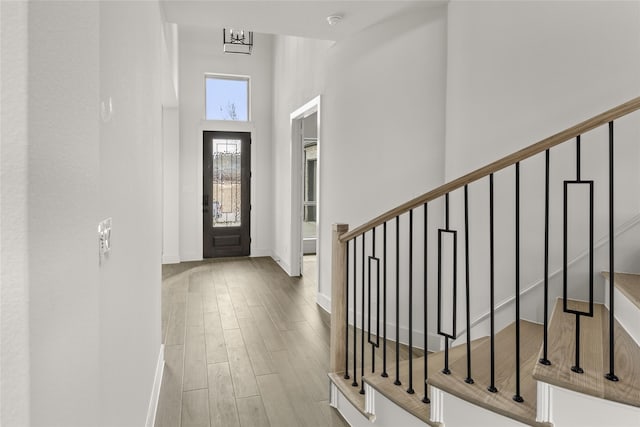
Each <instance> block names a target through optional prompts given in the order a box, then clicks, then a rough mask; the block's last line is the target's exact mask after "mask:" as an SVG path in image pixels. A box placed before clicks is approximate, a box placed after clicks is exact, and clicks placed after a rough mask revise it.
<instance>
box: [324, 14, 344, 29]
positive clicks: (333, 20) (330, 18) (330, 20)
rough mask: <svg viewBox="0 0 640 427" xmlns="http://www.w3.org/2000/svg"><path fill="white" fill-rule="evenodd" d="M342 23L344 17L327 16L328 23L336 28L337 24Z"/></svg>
mask: <svg viewBox="0 0 640 427" xmlns="http://www.w3.org/2000/svg"><path fill="white" fill-rule="evenodd" d="M340 21H342V15H331V16H327V22H328V23H329V25H331V26H334V25H336V24H339V23H340Z"/></svg>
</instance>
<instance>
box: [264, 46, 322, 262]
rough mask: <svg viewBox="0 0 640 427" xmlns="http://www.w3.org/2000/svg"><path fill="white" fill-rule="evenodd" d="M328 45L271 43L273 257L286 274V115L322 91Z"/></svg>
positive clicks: (288, 168)
mask: <svg viewBox="0 0 640 427" xmlns="http://www.w3.org/2000/svg"><path fill="white" fill-rule="evenodd" d="M330 45H331V43H329V42H326V41H319V40H310V39H303V38H299V37H286V36H276V37H275V42H274V52H273V94H274V96H273V106H272V107H273V151H272V165H273V180H274V181H273V210H274V214H273V215H274V216H273V257H274V259H275V260H276V261H277V262H278V263H280V265H281V266H282V267H283V268H284V270H285V271H287V272H289V271H291V259H292V253H291V247H290V245H291V206H292V199H291V197H292V195H291V162H292V153H291V124H290V115H291V113H293V112H294V111H296V110H297V109H298V108H300V107H302V106H303V105H305V104H306V103H307V102H309V101H310V100H312V99H313V98H315V97H316V96H318V95H320V94H321V93H322V92H323V85H324V76H325V72H326V71H325V68H326V56H327V49H328V48H329V46H330ZM321 144H322V142H321ZM320 150H322V148H320ZM320 179H322V178H321V177H320ZM321 185H322V184H320V186H321ZM320 203H322V200H320Z"/></svg>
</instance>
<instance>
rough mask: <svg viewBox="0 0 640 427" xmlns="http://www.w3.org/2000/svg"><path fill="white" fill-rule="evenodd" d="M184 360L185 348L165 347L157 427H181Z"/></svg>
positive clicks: (177, 346) (176, 346)
mask: <svg viewBox="0 0 640 427" xmlns="http://www.w3.org/2000/svg"><path fill="white" fill-rule="evenodd" d="M183 360H184V346H182V345H170V346H165V348H164V373H163V375H162V388H161V390H162V393H160V399H159V401H158V411H157V413H156V423H155V427H174V426H177V425H180V419H181V411H182V372H183V371H182V369H183Z"/></svg>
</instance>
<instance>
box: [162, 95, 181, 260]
mask: <svg viewBox="0 0 640 427" xmlns="http://www.w3.org/2000/svg"><path fill="white" fill-rule="evenodd" d="M179 116H180V113H179V111H178V108H176V107H166V106H165V107H164V108H163V109H162V130H163V132H162V141H163V151H162V157H163V161H162V164H163V167H162V182H163V189H164V191H163V194H162V204H163V218H162V225H163V227H162V239H163V242H162V262H163V263H164V264H172V263H177V262H180V234H179V230H180V124H179Z"/></svg>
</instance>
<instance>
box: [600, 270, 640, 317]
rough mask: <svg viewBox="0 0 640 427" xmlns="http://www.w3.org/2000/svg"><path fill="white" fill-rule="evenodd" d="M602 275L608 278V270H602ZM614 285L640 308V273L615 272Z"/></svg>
mask: <svg viewBox="0 0 640 427" xmlns="http://www.w3.org/2000/svg"><path fill="white" fill-rule="evenodd" d="M602 276H603V277H604V278H605V279H607V280H609V272H608V271H604V272H602ZM614 280H615V286H616V288H618V289H619V290H620V292H622V293H623V294H624V296H626V297H627V298H628V299H629V301H631V302H632V303H633V304H634V305H635V306H636V307H638V308H640V274H632V273H618V272H616V274H615V279H614Z"/></svg>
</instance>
